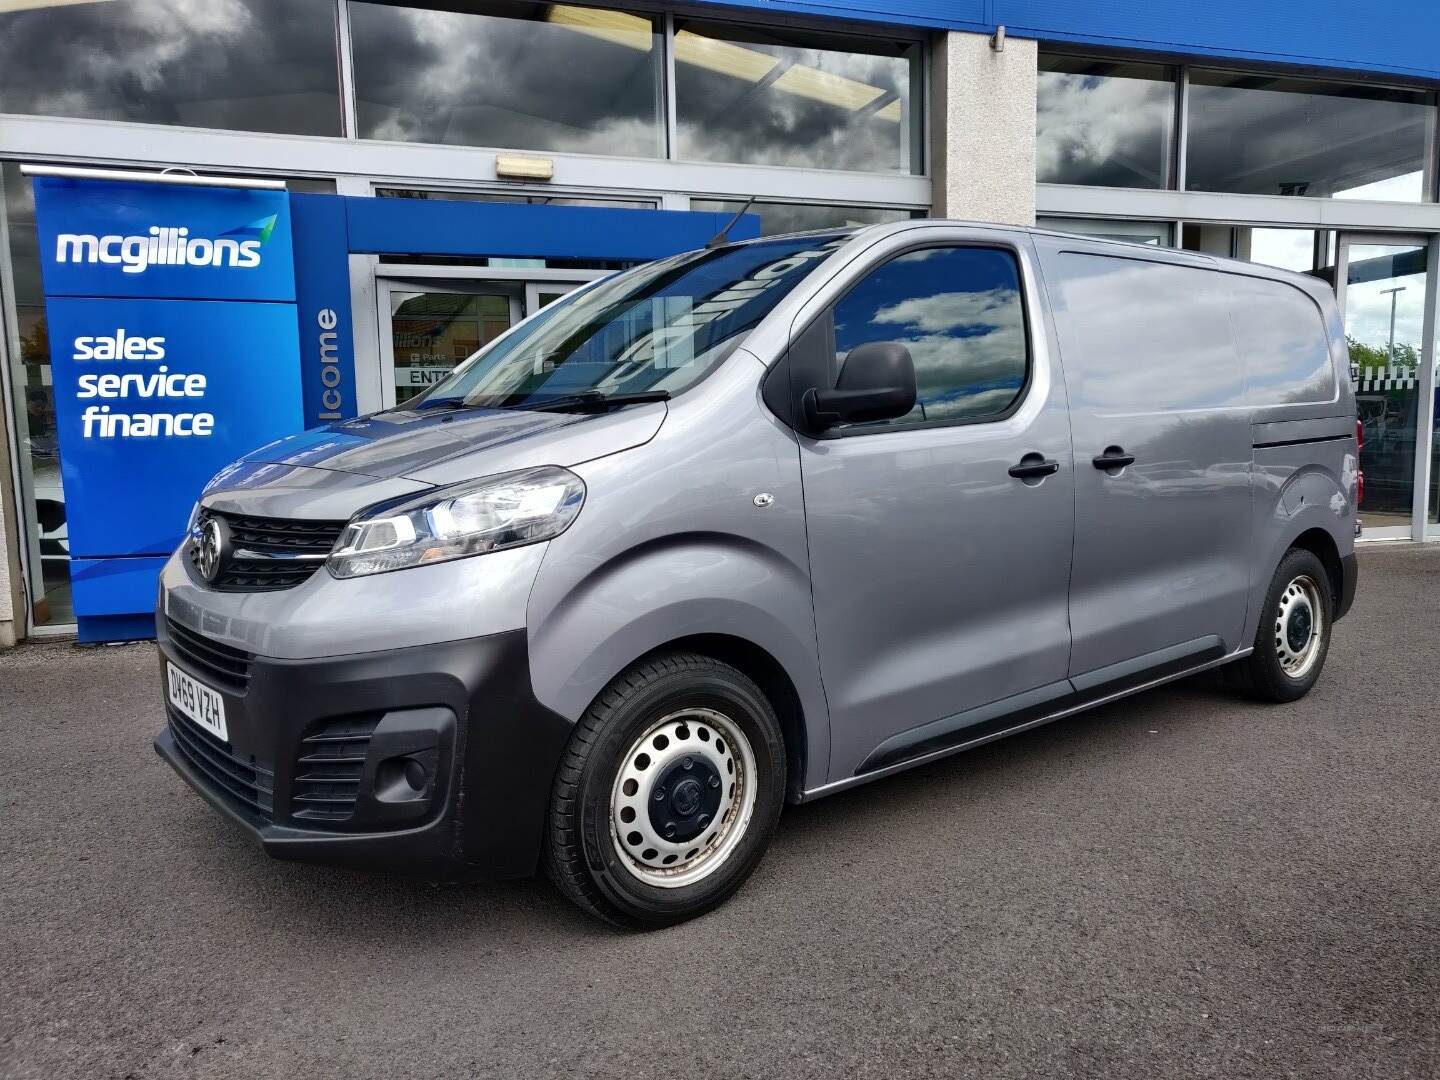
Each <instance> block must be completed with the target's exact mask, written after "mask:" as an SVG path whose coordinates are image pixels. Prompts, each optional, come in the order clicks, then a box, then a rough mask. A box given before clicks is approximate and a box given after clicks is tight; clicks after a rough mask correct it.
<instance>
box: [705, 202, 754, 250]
mask: <svg viewBox="0 0 1440 1080" xmlns="http://www.w3.org/2000/svg"><path fill="white" fill-rule="evenodd" d="M754 205H755V196H754V195H751V196H750V198H748V199H746V200H745V205H744V206H742V207H740V211H739V212H738V213H737V214H736V215H735V216H734V217H732V218H731V219H730V220H729V221H728V222H727V223H726V225H725V227H724V228H723V229H721V230H720V231H719V232H718V233H716V234H715V235H714V236H712V237H711V238H710V239H709V241H708V242H707V243H706V244H705V250H706V251H709V250H710V249H711V248H717V247H724V246H725V244H726V243H727V242H728V240H729V235H730V230H731V229H733V228H734V227H735V223H736V222H737V221H739V220H740V219H741V218H742V217H744V216H745V211H746V210H749V209H750V207H752V206H754Z"/></svg>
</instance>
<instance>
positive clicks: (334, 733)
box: [290, 713, 380, 824]
mask: <svg viewBox="0 0 1440 1080" xmlns="http://www.w3.org/2000/svg"><path fill="white" fill-rule="evenodd" d="M379 723H380V716H379V714H378V713H375V714H369V715H361V716H345V717H340V718H339V719H335V720H326V721H324V722H323V723H321V724H320V725H319V726H318V727H316V728H315V729H314V730H312V731H311V732H310V734H308V735H306V736H305V738H303V739H302V740H300V754H299V757H298V758H297V759H296V761H295V776H294V779H293V780H292V781H291V783H290V815H291V816H292V817H294V818H298V819H299V820H301V821H318V822H326V823H329V824H334V823H336V822H340V821H348V820H349V819H350V818H351V817H352V816H353V815H354V813H355V797H356V794H357V793H358V792H359V790H360V774H361V773H362V772H364V770H365V756H366V754H368V753H369V751H370V736H371V735H373V734H374V733H375V727H376V725H377V724H379Z"/></svg>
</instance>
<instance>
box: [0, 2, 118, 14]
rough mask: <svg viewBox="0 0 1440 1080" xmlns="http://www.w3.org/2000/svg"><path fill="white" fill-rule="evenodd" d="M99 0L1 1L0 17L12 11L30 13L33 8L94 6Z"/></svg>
mask: <svg viewBox="0 0 1440 1080" xmlns="http://www.w3.org/2000/svg"><path fill="white" fill-rule="evenodd" d="M96 2H97V0H0V15H4V14H8V13H9V12H12V11H29V10H30V9H31V8H47V7H74V6H76V5H77V4H93V3H96Z"/></svg>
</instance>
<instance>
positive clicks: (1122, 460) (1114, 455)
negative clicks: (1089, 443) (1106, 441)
mask: <svg viewBox="0 0 1440 1080" xmlns="http://www.w3.org/2000/svg"><path fill="white" fill-rule="evenodd" d="M1090 463H1091V464H1092V465H1094V466H1095V468H1097V469H1104V470H1106V471H1107V472H1108V471H1109V470H1111V469H1123V468H1125V466H1126V465H1134V464H1135V455H1134V454H1127V453H1126V452H1125V451H1124V450H1122V449H1121V448H1120V447H1118V446H1107V447H1106V448H1105V452H1104V453H1103V454H1100V455H1099V456H1098V457H1094V458H1091V459H1090Z"/></svg>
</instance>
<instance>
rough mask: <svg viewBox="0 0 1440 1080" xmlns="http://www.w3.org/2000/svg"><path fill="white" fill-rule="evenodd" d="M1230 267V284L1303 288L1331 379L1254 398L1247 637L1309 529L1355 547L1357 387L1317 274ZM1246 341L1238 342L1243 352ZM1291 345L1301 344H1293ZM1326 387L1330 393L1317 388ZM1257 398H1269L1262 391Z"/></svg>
mask: <svg viewBox="0 0 1440 1080" xmlns="http://www.w3.org/2000/svg"><path fill="white" fill-rule="evenodd" d="M1219 262H1220V264H1221V266H1222V268H1224V269H1226V270H1229V271H1231V272H1232V274H1233V276H1232V281H1233V282H1234V283H1235V284H1234V287H1235V288H1236V289H1242V288H1246V287H1249V283H1250V282H1253V281H1254V280H1255V279H1257V278H1268V279H1269V280H1270V281H1272V282H1284V283H1286V284H1288V285H1291V286H1293V287H1294V288H1296V289H1298V290H1300V291H1302V292H1304V293H1305V294H1306V295H1307V296H1308V297H1309V299H1310V300H1311V301H1312V302H1313V303H1314V305H1315V307H1316V309H1317V311H1318V314H1319V319H1318V320H1317V326H1316V328H1315V329H1314V330H1313V331H1312V333H1314V334H1315V335H1319V334H1320V333H1321V332H1322V331H1323V334H1324V337H1325V345H1326V347H1327V349H1328V353H1329V358H1330V367H1331V372H1332V374H1333V382H1331V383H1329V384H1328V385H1327V386H1324V387H1322V386H1320V385H1319V384H1318V383H1317V384H1315V385H1314V386H1312V387H1311V388H1310V389H1311V391H1312V392H1311V393H1309V394H1303V395H1296V396H1295V398H1294V399H1293V400H1290V401H1288V402H1284V403H1276V404H1257V405H1256V407H1255V408H1254V410H1253V411H1252V414H1251V425H1252V431H1253V432H1254V441H1255V482H1254V510H1255V515H1254V521H1255V562H1256V574H1255V580H1254V587H1253V588H1252V590H1251V598H1250V609H1249V616H1248V618H1247V620H1246V628H1245V633H1246V640H1247V641H1250V640H1253V639H1254V636H1255V630H1256V627H1257V625H1258V624H1259V621H1260V610H1261V608H1262V607H1263V605H1264V602H1265V593H1266V592H1267V590H1268V589H1269V586H1270V578H1271V576H1272V575H1273V574H1274V572H1275V567H1276V566H1277V565H1278V564H1279V562H1280V559H1281V557H1282V556H1284V554H1285V551H1286V550H1287V549H1288V548H1289V547H1290V546H1291V545H1292V544H1293V543H1294V542H1295V540H1296V538H1297V537H1299V536H1301V535H1302V534H1304V533H1306V532H1308V531H1310V530H1311V529H1320V530H1322V531H1323V532H1325V533H1326V534H1327V535H1328V536H1329V537H1330V539H1331V540H1332V541H1333V542H1334V544H1335V550H1336V552H1337V553H1338V554H1339V556H1340V557H1341V558H1342V559H1343V558H1345V557H1346V556H1348V555H1350V554H1352V553H1353V552H1354V550H1355V519H1356V515H1357V513H1358V511H1359V508H1358V507H1357V505H1356V503H1355V496H1356V478H1357V476H1358V470H1359V457H1358V447H1357V446H1356V444H1355V394H1354V390H1353V387H1352V385H1351V382H1350V352H1349V347H1348V345H1347V343H1346V339H1345V324H1344V320H1343V318H1342V317H1341V314H1340V308H1339V305H1338V304H1337V303H1336V300H1335V293H1334V291H1333V290H1332V289H1331V288H1330V286H1329V285H1328V284H1326V283H1325V282H1323V281H1320V280H1318V279H1316V278H1311V277H1307V276H1303V275H1299V274H1290V273H1287V272H1285V271H1282V270H1268V269H1267V268H1265V267H1257V266H1253V265H1251V264H1249V263H1239V262H1235V261H1233V260H1228V259H1226V260H1219ZM1244 345H1245V342H1244V341H1243V340H1242V341H1240V346H1241V350H1242V354H1243V352H1244ZM1296 347H1297V348H1298V347H1299V345H1298V344H1297V346H1296ZM1323 389H1328V390H1329V391H1330V393H1329V394H1328V395H1327V394H1324V393H1316V392H1314V391H1316V390H1323ZM1262 400H1271V399H1269V398H1265V399H1262Z"/></svg>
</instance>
